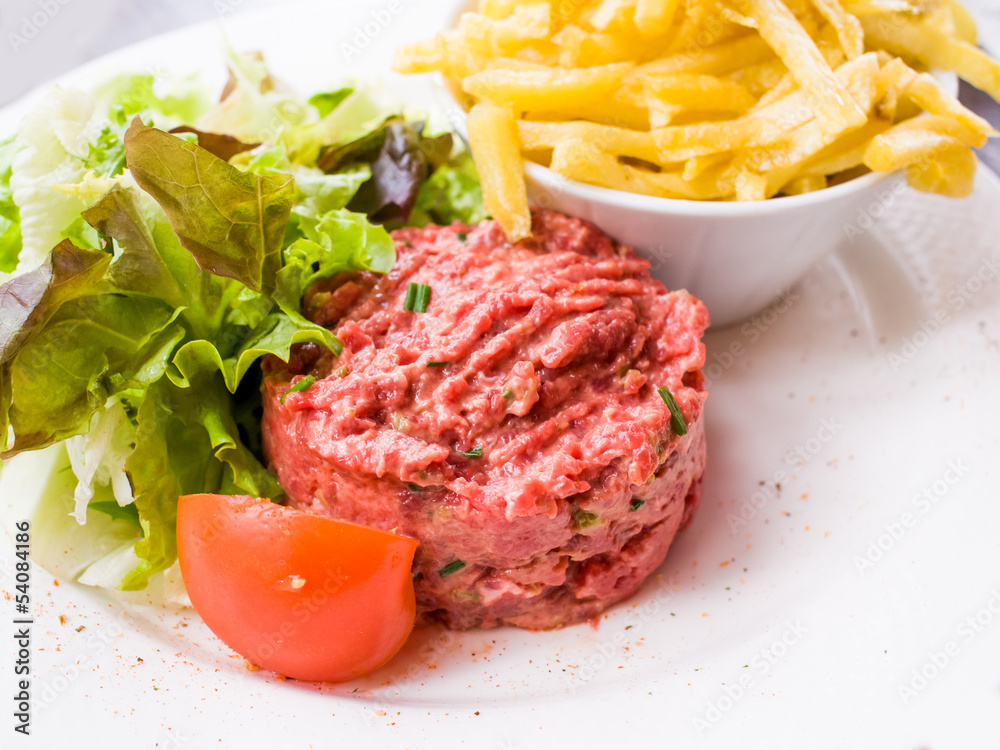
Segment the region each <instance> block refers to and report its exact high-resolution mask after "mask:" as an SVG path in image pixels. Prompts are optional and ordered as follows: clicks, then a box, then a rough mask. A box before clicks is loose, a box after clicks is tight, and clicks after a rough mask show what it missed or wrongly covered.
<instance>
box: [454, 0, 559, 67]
mask: <svg viewBox="0 0 1000 750" xmlns="http://www.w3.org/2000/svg"><path fill="white" fill-rule="evenodd" d="M551 10H552V9H551V6H549V4H548V3H531V4H529V5H516V6H514V9H513V12H512V13H511V14H510V15H509V16H507V17H506V18H503V19H500V20H495V19H492V18H490V17H489V16H485V15H482V14H480V13H463V14H462V16H461V17H460V18H459V21H458V31H459V33H460V34H461V35H462V37H463V38H464V42H465V46H466V47H467V48H468V49H471V50H473V51H476V52H480V53H481V54H484V55H508V54H511V53H512V52H516V51H517V50H519V49H520V48H521V47H524V46H525V45H527V44H530V43H531V42H534V41H536V40H539V39H546V38H547V37H548V36H549V34H550V31H551V26H552V19H551Z"/></svg>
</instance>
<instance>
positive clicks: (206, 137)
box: [170, 125, 260, 161]
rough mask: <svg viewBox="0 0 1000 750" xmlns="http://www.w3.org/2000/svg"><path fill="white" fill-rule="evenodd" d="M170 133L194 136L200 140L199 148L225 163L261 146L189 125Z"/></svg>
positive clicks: (174, 129)
mask: <svg viewBox="0 0 1000 750" xmlns="http://www.w3.org/2000/svg"><path fill="white" fill-rule="evenodd" d="M170 133H171V134H172V135H179V134H181V133H192V134H194V135H195V136H196V137H197V138H198V145H199V146H201V147H202V148H203V149H205V150H206V151H208V153H210V154H212V156H217V157H219V158H220V159H222V160H223V161H229V160H230V159H232V158H233V157H234V156H236V155H237V154H242V153H243V152H244V151H253V150H254V149H255V148H257V147H258V146H259V145H260V144H259V143H244V142H243V141H241V140H240V139H239V138H234V137H233V136H231V135H225V134H224V133H207V132H205V131H204V130H198V129H197V128H192V127H190V126H189V125H181V126H180V127H177V128H173V129H172V130H171V131H170Z"/></svg>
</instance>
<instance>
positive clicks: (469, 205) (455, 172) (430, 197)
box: [410, 151, 486, 226]
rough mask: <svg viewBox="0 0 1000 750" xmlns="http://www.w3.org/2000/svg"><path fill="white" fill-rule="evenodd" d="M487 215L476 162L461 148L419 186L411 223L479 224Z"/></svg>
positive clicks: (421, 224)
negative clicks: (457, 222)
mask: <svg viewBox="0 0 1000 750" xmlns="http://www.w3.org/2000/svg"><path fill="white" fill-rule="evenodd" d="M485 218H486V209H485V208H484V207H483V190H482V187H481V186H480V184H479V175H478V174H477V172H476V165H475V164H474V163H473V161H472V157H471V156H470V155H469V152H468V151H461V152H459V153H458V154H457V155H456V156H455V157H453V158H452V159H451V160H450V161H449V162H448V163H447V164H445V165H443V166H441V167H439V168H438V169H437V170H435V171H434V173H433V174H432V175H431V176H430V178H428V180H427V182H425V183H424V184H423V187H421V188H420V193H419V195H418V196H417V202H416V205H415V207H414V211H413V213H412V214H411V215H410V223H411V224H416V225H417V226H424V225H426V224H432V223H433V224H444V225H448V224H451V223H453V222H456V221H460V222H462V223H463V224H478V223H479V222H480V221H482V220H483V219H485Z"/></svg>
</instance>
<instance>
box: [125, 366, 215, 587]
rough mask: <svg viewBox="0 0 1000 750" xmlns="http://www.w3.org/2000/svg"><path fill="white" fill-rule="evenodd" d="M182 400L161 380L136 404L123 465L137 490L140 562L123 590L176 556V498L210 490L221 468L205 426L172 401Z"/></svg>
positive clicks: (146, 579) (142, 581)
mask: <svg viewBox="0 0 1000 750" xmlns="http://www.w3.org/2000/svg"><path fill="white" fill-rule="evenodd" d="M181 401H182V398H181V396H180V395H179V394H177V393H176V392H175V391H173V389H171V388H170V386H169V384H168V383H159V384H157V385H156V386H155V387H154V388H153V389H151V392H150V393H149V394H148V396H147V398H145V399H144V400H143V402H142V406H140V407H139V412H138V415H137V427H136V442H135V449H134V450H133V451H132V453H131V455H130V456H129V457H128V460H127V461H126V462H125V469H126V471H127V472H128V476H129V479H130V481H131V483H132V488H133V491H134V493H135V507H136V509H137V510H138V511H139V523H140V525H141V526H142V532H143V535H142V539H140V540H139V541H138V542H136V543H135V546H134V548H133V549H134V551H135V554H136V556H137V557H138V558H139V564H138V565H137V566H136V567H135V568H134V569H133V570H131V571H130V572H129V573H128V574H127V575H126V576H125V578H124V579H123V580H122V583H121V586H120V588H121V589H122V590H123V591H137V590H139V589H142V588H145V586H146V584H147V583H148V582H149V577H150V576H151V575H153V574H154V573H157V572H159V571H161V570H166V569H167V568H168V567H170V566H171V565H172V564H173V562H174V560H176V559H177V538H176V531H175V529H176V527H177V498H179V497H180V496H181V495H185V494H189V493H194V492H202V491H209V492H211V491H213V490H214V488H216V487H217V486H218V484H219V476H220V469H221V467H220V466H219V465H218V463H217V462H216V461H215V460H214V458H213V456H212V451H211V446H210V444H209V441H208V435H207V433H206V431H205V429H204V428H203V427H202V426H201V425H199V424H197V423H194V422H185V421H184V420H182V419H181V418H180V417H179V416H178V415H177V413H176V410H175V408H174V405H176V404H179V403H181Z"/></svg>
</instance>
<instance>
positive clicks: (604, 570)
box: [263, 211, 708, 629]
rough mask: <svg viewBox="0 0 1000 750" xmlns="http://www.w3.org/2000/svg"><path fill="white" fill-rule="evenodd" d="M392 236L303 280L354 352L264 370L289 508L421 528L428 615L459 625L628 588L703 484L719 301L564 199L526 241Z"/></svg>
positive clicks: (580, 604)
mask: <svg viewBox="0 0 1000 750" xmlns="http://www.w3.org/2000/svg"><path fill="white" fill-rule="evenodd" d="M393 238H394V239H395V242H396V249H397V252H398V256H399V258H398V261H397V262H396V265H395V267H394V268H393V269H392V271H391V272H390V273H389V274H388V275H386V276H379V275H376V274H352V275H341V276H339V277H334V278H331V279H327V280H325V281H323V282H320V283H318V284H317V285H316V286H314V288H313V289H311V290H310V292H309V293H308V294H307V295H306V300H305V304H304V307H305V313H306V315H307V316H308V317H310V318H311V319H312V320H314V321H316V322H318V323H321V324H323V325H326V326H329V327H331V328H333V329H334V330H335V333H336V335H337V337H338V338H339V339H340V340H341V341H342V342H343V345H344V350H343V353H342V354H341V355H340V356H339V357H334V356H333V355H332V354H330V353H329V352H325V351H324V350H321V349H320V348H318V347H315V346H313V345H308V346H302V347H299V348H298V349H296V351H295V353H294V355H293V357H292V361H291V362H290V363H289V364H288V365H286V364H284V363H283V362H281V361H279V360H277V359H275V358H271V359H270V360H268V362H267V363H266V365H265V380H264V386H263V388H264V391H265V393H264V409H265V410H264V424H263V427H264V446H265V452H266V454H267V456H268V459H269V461H270V462H271V465H272V466H273V468H274V469H275V471H276V472H277V474H278V478H279V480H280V482H281V484H282V486H283V487H284V489H285V491H286V492H287V493H288V496H289V500H290V503H291V504H292V505H294V506H296V507H298V508H301V509H305V510H309V511H311V512H314V513H318V514H322V515H326V516H330V517H333V518H337V519H341V520H347V521H353V522H356V523H360V524H365V525H368V526H374V527H377V528H381V529H386V530H396V531H398V532H399V533H402V534H407V535H409V536H412V537H414V538H416V539H417V540H419V542H420V548H419V549H418V551H417V556H416V560H415V562H414V584H415V588H416V595H417V608H418V611H419V612H420V613H421V614H422V617H423V618H424V619H438V620H441V621H443V622H444V623H445V624H446V625H448V626H449V627H452V628H456V629H464V628H471V627H476V626H479V627H493V626H496V625H500V624H505V623H507V624H511V625H518V626H521V627H526V628H533V629H542V628H552V627H559V626H562V625H566V624H569V623H573V622H578V621H580V620H585V619H588V618H590V617H593V616H594V615H596V614H598V613H599V612H601V611H602V610H603V609H605V608H606V607H608V606H609V605H611V604H612V603H614V602H617V601H619V600H621V599H624V598H625V597H627V596H629V595H630V594H632V593H633V592H634V591H635V590H636V589H637V588H638V587H639V585H640V584H641V583H642V581H643V580H644V579H645V578H646V577H647V576H648V575H649V574H650V573H652V572H653V571H654V570H655V569H656V568H657V567H658V566H659V565H660V563H661V562H662V561H663V559H664V557H665V556H666V554H667V548H668V547H669V546H670V543H671V541H672V540H673V538H674V535H675V534H676V533H677V531H678V529H680V528H682V527H683V526H684V525H685V524H686V523H687V522H688V521H689V520H690V518H691V516H692V514H693V513H694V510H695V508H696V507H697V505H698V501H699V498H700V495H701V478H702V473H703V471H704V468H705V433H704V419H703V418H702V409H703V406H704V402H705V398H706V395H707V394H706V392H705V390H704V378H703V377H702V374H701V369H700V368H701V366H702V365H703V363H704V359H705V350H704V346H703V344H702V343H701V336H702V334H703V333H704V330H705V328H706V327H707V326H708V314H707V312H706V311H705V307H704V305H703V304H702V303H701V302H700V301H699V300H697V299H695V298H694V297H692V296H691V295H690V294H688V293H687V292H683V291H681V292H668V291H667V290H666V289H665V288H664V287H663V285H662V284H661V283H660V282H658V281H654V280H653V279H652V278H651V277H650V275H649V264H648V263H647V262H646V261H644V260H642V259H641V258H639V257H637V256H636V255H635V254H634V253H633V252H632V250H631V249H630V248H628V247H625V246H622V245H619V244H617V243H615V242H614V241H613V240H611V239H610V238H609V237H607V236H606V235H605V234H603V233H602V232H601V231H600V230H598V229H597V228H596V227H595V226H594V225H592V224H590V223H588V222H586V221H582V220H580V219H573V218H568V217H566V216H563V215H561V214H557V213H554V212H549V211H536V212H535V213H534V219H533V237H532V238H531V239H529V240H525V241H521V242H518V243H516V244H511V243H510V242H508V241H507V239H506V238H505V236H504V234H503V232H502V230H501V229H500V227H499V226H498V225H497V224H496V223H495V222H493V221H485V222H482V223H481V224H479V225H476V226H466V225H460V224H455V225H452V226H450V227H435V226H431V227H427V228H425V229H401V230H398V231H396V232H394V233H393ZM411 282H413V283H417V284H426V285H428V286H430V288H431V296H430V302H429V305H428V307H427V309H426V311H425V312H419V311H415V312H407V311H406V310H405V309H404V307H405V306H406V305H405V302H406V297H407V291H408V288H409V285H410V284H411ZM411 296H412V292H411ZM305 375H312V376H313V377H315V378H316V381H315V383H314V384H313V385H311V386H310V387H308V388H306V389H305V390H298V391H297V392H289V388H290V387H291V386H292V385H293V384H295V383H298V382H299V381H300V380H301V377H300V376H305ZM664 386H665V387H666V388H668V389H669V390H670V392H671V393H672V394H673V396H674V398H675V399H676V402H677V404H678V406H679V407H680V410H681V412H682V413H683V416H684V419H685V421H686V423H687V434H685V435H683V436H681V435H678V433H677V430H675V429H674V428H673V427H672V424H671V413H670V410H669V409H668V407H667V405H666V403H665V401H664V399H663V398H661V396H660V395H659V393H658V391H657V389H658V388H661V387H664ZM283 397H285V398H284V403H282V398H283ZM682 429H683V428H682Z"/></svg>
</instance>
